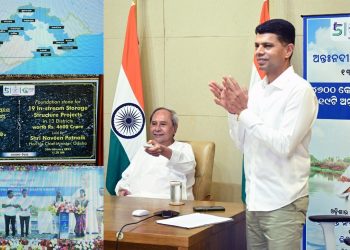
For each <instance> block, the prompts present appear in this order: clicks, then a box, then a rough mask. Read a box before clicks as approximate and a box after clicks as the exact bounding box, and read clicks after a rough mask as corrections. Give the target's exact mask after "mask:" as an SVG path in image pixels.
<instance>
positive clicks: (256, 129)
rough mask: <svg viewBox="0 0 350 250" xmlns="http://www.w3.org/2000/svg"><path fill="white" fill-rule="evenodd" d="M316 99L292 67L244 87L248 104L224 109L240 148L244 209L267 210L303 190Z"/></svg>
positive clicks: (305, 188) (284, 203) (308, 85)
mask: <svg viewBox="0 0 350 250" xmlns="http://www.w3.org/2000/svg"><path fill="white" fill-rule="evenodd" d="M317 111H318V102H317V98H316V95H315V93H314V91H313V89H312V87H311V85H310V84H309V83H308V82H307V81H306V80H304V79H303V78H301V77H300V76H298V75H297V74H296V73H294V70H293V67H292V66H291V67H289V68H288V69H287V70H285V71H284V72H283V73H282V74H281V75H280V76H279V77H278V78H277V79H275V80H274V81H273V82H271V83H270V84H267V80H266V78H265V79H264V80H263V81H261V82H259V83H257V84H255V85H254V86H253V87H252V89H251V91H250V92H249V100H248V108H247V109H245V110H244V111H242V112H241V114H240V116H239V119H238V120H239V121H237V116H236V115H232V114H229V126H230V135H231V137H232V138H233V139H234V141H235V143H236V145H237V146H238V147H239V148H240V149H241V150H242V151H243V153H244V170H245V175H246V203H247V209H248V211H272V210H275V209H278V208H281V207H283V206H285V205H288V204H290V203H291V202H293V201H295V200H296V199H298V198H300V197H303V196H306V195H308V178H309V173H310V156H309V150H308V147H309V143H310V139H311V127H312V125H313V123H314V121H315V119H316V117H317Z"/></svg>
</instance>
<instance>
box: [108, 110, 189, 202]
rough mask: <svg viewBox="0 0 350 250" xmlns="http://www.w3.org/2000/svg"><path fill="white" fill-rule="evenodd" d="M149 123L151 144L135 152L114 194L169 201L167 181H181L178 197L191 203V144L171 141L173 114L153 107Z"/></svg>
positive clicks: (175, 120)
mask: <svg viewBox="0 0 350 250" xmlns="http://www.w3.org/2000/svg"><path fill="white" fill-rule="evenodd" d="M150 123H151V124H150V134H151V136H152V138H153V139H152V140H149V141H148V143H149V144H152V145H151V147H142V148H140V149H139V150H138V151H137V153H136V154H135V156H134V158H133V159H132V160H131V163H130V165H129V166H128V168H127V169H126V170H125V171H124V172H123V174H122V179H121V180H120V181H119V182H118V183H117V185H116V188H115V191H116V193H117V195H119V196H137V197H150V198H165V199H169V197H170V181H181V182H182V191H183V192H182V198H183V199H188V200H193V192H192V186H193V184H194V181H195V179H194V173H195V166H196V162H195V158H194V154H193V150H192V147H191V145H190V144H188V143H183V142H179V141H175V140H174V136H175V133H176V130H177V127H178V118H177V115H176V113H175V112H174V111H173V110H170V109H167V108H163V107H162V108H157V109H155V110H154V111H153V113H152V115H151V118H150Z"/></svg>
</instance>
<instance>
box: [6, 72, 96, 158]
mask: <svg viewBox="0 0 350 250" xmlns="http://www.w3.org/2000/svg"><path fill="white" fill-rule="evenodd" d="M98 84H99V81H98V79H71V80H68V79H64V80H26V81H15V80H13V81H0V140H1V142H2V143H1V145H0V162H28V161H30V162H31V161H39V162H64V161H70V162H72V161H73V162H74V161H76V162H95V161H96V133H97V125H96V122H97V115H96V113H97V108H98V107H97V106H98V105H97V103H98V89H99V88H98Z"/></svg>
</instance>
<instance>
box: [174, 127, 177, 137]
mask: <svg viewBox="0 0 350 250" xmlns="http://www.w3.org/2000/svg"><path fill="white" fill-rule="evenodd" d="M176 131H177V126H174V136H175V134H176Z"/></svg>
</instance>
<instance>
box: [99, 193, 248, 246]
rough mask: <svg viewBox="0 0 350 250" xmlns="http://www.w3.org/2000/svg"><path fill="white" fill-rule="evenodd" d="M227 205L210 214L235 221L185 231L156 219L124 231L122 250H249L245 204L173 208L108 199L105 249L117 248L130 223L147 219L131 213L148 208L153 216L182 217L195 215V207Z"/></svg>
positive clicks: (143, 201)
mask: <svg viewBox="0 0 350 250" xmlns="http://www.w3.org/2000/svg"><path fill="white" fill-rule="evenodd" d="M213 205H216V206H224V207H225V209H226V211H223V212H210V214H213V215H218V216H223V217H231V218H233V221H232V222H226V223H221V224H215V225H211V226H205V227H199V228H194V229H185V228H179V227H172V226H165V225H160V224H157V223H156V222H155V221H156V220H158V219H160V217H153V218H150V219H148V220H145V221H143V222H140V223H139V224H136V225H130V226H126V227H125V228H124V229H123V239H122V240H119V241H118V250H124V249H132V250H163V249H166V250H175V249H177V250H209V249H215V250H216V249H218V250H225V249H227V250H234V249H237V250H245V249H246V235H245V212H244V210H245V208H244V205H243V204H242V203H230V202H215V201H185V205H182V206H170V205H169V200H163V199H149V198H135V197H115V196H105V200H104V249H116V233H117V232H118V231H119V230H120V229H121V227H122V226H123V225H125V224H127V223H131V222H137V221H139V220H141V219H143V218H144V217H134V216H132V215H131V212H132V211H133V210H136V209H147V210H149V211H150V212H151V213H152V214H153V213H154V212H156V211H160V210H168V209H170V210H174V211H178V212H180V215H184V214H189V213H193V210H192V208H193V206H213Z"/></svg>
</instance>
